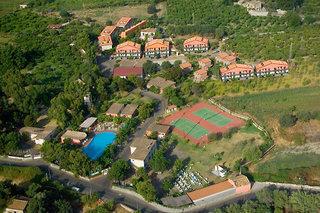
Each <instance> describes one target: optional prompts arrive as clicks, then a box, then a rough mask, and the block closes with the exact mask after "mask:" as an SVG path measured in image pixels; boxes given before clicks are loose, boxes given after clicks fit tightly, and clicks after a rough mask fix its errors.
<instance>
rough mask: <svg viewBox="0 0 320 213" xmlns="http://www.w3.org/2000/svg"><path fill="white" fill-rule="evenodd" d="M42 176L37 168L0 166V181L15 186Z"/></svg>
mask: <svg viewBox="0 0 320 213" xmlns="http://www.w3.org/2000/svg"><path fill="white" fill-rule="evenodd" d="M41 175H42V172H41V170H40V169H39V168H38V167H16V166H0V179H1V180H9V181H12V182H14V183H16V184H19V183H25V182H30V181H31V180H34V179H35V178H37V177H39V176H41Z"/></svg>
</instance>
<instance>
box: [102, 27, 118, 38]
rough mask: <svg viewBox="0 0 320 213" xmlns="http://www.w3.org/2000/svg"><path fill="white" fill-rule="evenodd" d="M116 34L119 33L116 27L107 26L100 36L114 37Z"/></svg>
mask: <svg viewBox="0 0 320 213" xmlns="http://www.w3.org/2000/svg"><path fill="white" fill-rule="evenodd" d="M116 33H117V27H116V26H105V28H104V29H103V30H102V31H101V33H100V35H109V36H111V37H114V36H115V35H116Z"/></svg>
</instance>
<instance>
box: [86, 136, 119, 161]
mask: <svg viewBox="0 0 320 213" xmlns="http://www.w3.org/2000/svg"><path fill="white" fill-rule="evenodd" d="M115 139H116V133H114V132H100V133H97V134H96V135H95V136H94V137H93V139H92V141H91V142H90V143H89V144H88V145H87V146H85V147H83V149H82V151H83V152H84V153H85V154H86V155H87V156H88V157H89V158H90V159H91V160H97V159H98V158H99V157H100V156H101V155H103V153H104V151H105V150H106V149H107V147H108V146H109V145H110V144H112V143H113V142H114V141H115Z"/></svg>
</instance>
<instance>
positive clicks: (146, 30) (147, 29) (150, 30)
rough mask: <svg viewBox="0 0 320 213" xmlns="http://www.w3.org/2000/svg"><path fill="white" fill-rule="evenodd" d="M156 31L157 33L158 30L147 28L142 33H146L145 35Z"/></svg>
mask: <svg viewBox="0 0 320 213" xmlns="http://www.w3.org/2000/svg"><path fill="white" fill-rule="evenodd" d="M156 31H157V29H156V28H146V29H142V30H141V32H144V33H155V32H156Z"/></svg>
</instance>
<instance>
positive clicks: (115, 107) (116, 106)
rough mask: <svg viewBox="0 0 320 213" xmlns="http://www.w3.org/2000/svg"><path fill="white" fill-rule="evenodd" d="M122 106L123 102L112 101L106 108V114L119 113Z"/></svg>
mask: <svg viewBox="0 0 320 213" xmlns="http://www.w3.org/2000/svg"><path fill="white" fill-rule="evenodd" d="M123 107H124V104H119V103H113V104H112V105H111V106H110V107H109V109H108V110H107V112H106V114H119V113H120V112H121V110H122V109H123Z"/></svg>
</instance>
